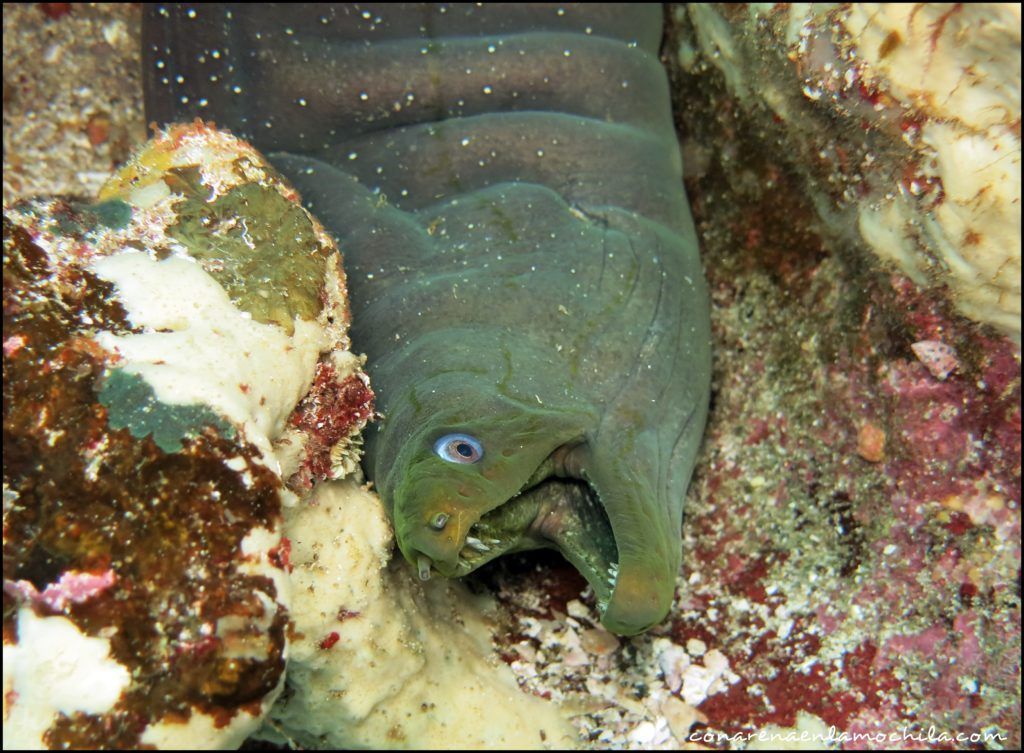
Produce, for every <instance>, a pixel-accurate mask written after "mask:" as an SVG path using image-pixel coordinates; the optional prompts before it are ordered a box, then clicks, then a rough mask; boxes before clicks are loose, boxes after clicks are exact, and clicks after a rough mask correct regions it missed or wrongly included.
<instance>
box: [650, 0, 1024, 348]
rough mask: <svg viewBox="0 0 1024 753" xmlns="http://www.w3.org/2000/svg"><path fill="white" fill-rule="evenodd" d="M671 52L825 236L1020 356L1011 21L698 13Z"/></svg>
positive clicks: (984, 13) (979, 9) (935, 6)
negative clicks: (811, 209)
mask: <svg viewBox="0 0 1024 753" xmlns="http://www.w3.org/2000/svg"><path fill="white" fill-rule="evenodd" d="M674 12H675V13H676V14H677V16H678V17H680V18H682V17H684V16H685V19H686V20H685V21H684V22H683V23H682V24H681V26H680V29H679V31H680V34H679V36H678V38H677V40H676V42H675V43H674V45H673V46H672V48H671V49H670V50H668V54H669V57H668V59H669V61H670V64H671V65H672V66H676V67H678V69H682V70H683V71H685V72H686V75H696V76H697V77H701V76H703V75H704V74H703V71H706V70H707V66H713V67H714V68H716V69H718V71H720V72H721V75H722V76H723V79H724V82H725V85H726V87H727V89H728V91H729V93H730V94H731V95H732V98H733V102H734V104H735V105H736V106H738V107H739V108H740V109H741V110H742V111H744V112H745V113H746V114H747V115H748V117H749V118H750V127H752V128H754V129H755V130H756V131H757V132H758V134H759V138H761V139H763V141H764V143H766V144H771V145H772V148H773V149H774V150H777V151H778V152H779V153H784V154H787V155H788V159H787V161H788V163H789V164H790V165H791V166H793V167H794V168H795V169H796V170H798V171H799V172H800V174H801V175H802V177H803V179H804V182H803V185H804V190H806V191H808V193H809V195H810V196H811V199H812V201H813V202H814V204H815V207H816V209H817V211H818V213H819V215H820V216H821V220H822V224H823V225H824V226H825V227H826V228H827V229H825V230H824V232H825V233H826V234H827V235H830V236H833V237H837V238H847V239H850V240H853V239H857V238H859V239H860V240H861V242H863V243H865V244H866V245H867V246H868V247H870V248H871V250H872V251H873V252H874V253H876V254H877V255H878V256H879V257H881V258H883V259H885V260H887V261H889V262H891V263H893V264H894V265H895V266H896V267H898V268H899V269H900V271H901V272H902V273H903V274H905V275H907V276H908V277H910V278H911V279H912V280H914V282H916V283H918V284H919V285H922V286H925V287H927V288H928V289H930V290H932V291H934V293H935V295H947V296H948V298H949V300H950V301H952V302H953V304H954V305H955V306H956V308H957V309H958V310H959V311H960V312H961V313H963V314H965V315H966V316H968V317H970V318H972V319H974V320H976V321H980V322H985V323H988V324H992V325H993V326H995V327H996V328H997V329H998V330H1000V331H1001V332H1003V333H1005V334H1009V335H1011V336H1012V337H1013V338H1014V340H1015V341H1016V342H1017V343H1018V344H1019V342H1020V321H1021V318H1020V317H1021V306H1020V301H1021V287H1020V280H1021V268H1020V247H1021V225H1020V217H1021V212H1020V176H1021V169H1020V122H1021V121H1020V118H1021V114H1020V113H1021V110H1020V75H1021V58H1020V50H1021V46H1020V29H1021V17H1020V6H1019V5H1016V4H1013V3H969V4H946V3H915V4H901V3H857V4H854V5H836V4H828V3H818V4H813V5H807V4H792V5H787V4H780V5H776V6H772V7H765V6H762V5H757V4H752V5H747V6H743V7H739V6H728V5H717V6H716V5H712V4H692V5H690V6H689V7H688V9H687V10H685V11H684V10H683V8H682V6H678V7H677V8H676V9H675V10H674Z"/></svg>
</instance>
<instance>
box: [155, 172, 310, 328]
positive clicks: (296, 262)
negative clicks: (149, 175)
mask: <svg viewBox="0 0 1024 753" xmlns="http://www.w3.org/2000/svg"><path fill="white" fill-rule="evenodd" d="M175 172H177V175H178V177H180V178H182V179H183V180H184V181H185V182H191V181H193V180H195V178H194V177H192V176H190V175H189V174H188V173H187V172H186V171H175ZM202 194H203V191H201V190H199V188H198V187H196V189H195V190H189V191H188V192H187V193H186V198H185V200H184V201H182V202H181V203H180V204H178V205H177V206H176V210H177V212H178V221H177V223H176V224H175V225H174V226H173V227H171V228H169V230H168V235H170V236H171V237H172V238H174V239H175V240H177V241H178V242H179V243H181V244H182V245H184V246H185V247H186V248H187V249H188V251H189V254H190V255H191V256H192V257H193V258H195V259H196V260H197V261H198V262H199V263H200V264H202V266H203V269H205V270H206V271H207V272H208V273H209V274H210V275H212V276H213V277H214V278H215V279H216V280H217V282H219V283H220V284H221V285H222V286H223V287H224V289H225V290H226V291H227V293H228V296H230V298H231V300H232V302H233V303H234V304H235V305H236V306H238V307H239V308H241V309H242V310H243V311H247V312H248V313H250V314H252V317H253V319H255V320H256V321H258V322H261V323H263V324H277V325H279V326H280V327H282V328H283V329H284V330H285V331H286V332H287V333H288V334H289V335H290V334H292V332H293V331H294V319H295V317H296V316H299V317H301V318H303V319H306V320H312V319H315V318H316V317H317V315H318V314H319V313H320V310H321V308H322V297H321V294H322V290H323V279H324V270H325V268H326V267H325V265H326V261H327V256H328V254H329V252H330V249H329V248H326V247H323V246H322V245H321V243H320V241H319V239H318V238H317V237H316V235H315V233H314V229H313V225H312V223H311V222H310V219H309V216H308V215H307V214H306V213H305V212H304V211H303V209H302V207H301V206H299V205H298V204H296V203H294V202H291V201H288V199H286V198H285V197H284V196H282V195H281V194H280V193H279V192H278V191H276V190H275V189H273V188H270V187H267V186H264V185H260V184H258V183H249V184H245V185H241V186H237V187H235V188H232V189H231V190H229V191H227V192H226V193H225V194H224V195H222V196H220V197H219V198H217V199H215V200H214V201H211V202H207V201H204V200H203V199H201V198H199V196H200V195H202Z"/></svg>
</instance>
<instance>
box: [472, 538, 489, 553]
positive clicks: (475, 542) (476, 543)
mask: <svg viewBox="0 0 1024 753" xmlns="http://www.w3.org/2000/svg"><path fill="white" fill-rule="evenodd" d="M466 545H467V546H470V547H472V548H473V549H475V550H476V551H478V552H489V551H491V548H490V547H489V546H487V544H485V543H484V542H482V541H481V540H480V539H478V538H476V537H475V536H467V537H466Z"/></svg>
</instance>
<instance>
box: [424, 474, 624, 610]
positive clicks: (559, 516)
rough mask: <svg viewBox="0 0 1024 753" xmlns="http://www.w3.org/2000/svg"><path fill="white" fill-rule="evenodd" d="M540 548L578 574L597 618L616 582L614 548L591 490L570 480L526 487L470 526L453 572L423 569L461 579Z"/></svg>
mask: <svg viewBox="0 0 1024 753" xmlns="http://www.w3.org/2000/svg"><path fill="white" fill-rule="evenodd" d="M542 548H548V549H557V550H558V551H560V552H561V553H562V556H564V557H565V558H566V559H567V560H569V562H571V563H572V564H573V565H574V566H575V567H576V569H577V570H579V572H580V574H581V575H583V577H584V578H586V580H587V582H588V583H589V584H590V586H591V587H592V588H593V589H594V594H595V596H596V598H597V603H598V607H599V610H600V612H601V614H603V613H604V611H605V608H606V606H607V604H608V602H609V600H610V599H611V595H612V593H613V592H614V590H615V586H616V585H617V582H618V565H619V555H618V548H617V546H616V544H615V537H614V534H613V532H612V528H611V523H610V522H609V520H608V516H607V514H606V513H605V511H604V506H603V505H602V504H601V501H600V499H599V497H598V495H597V493H596V491H595V490H594V489H593V488H592V487H591V486H589V485H588V484H587V483H585V482H583V481H579V480H576V479H565V478H552V477H548V478H546V479H544V480H543V481H541V482H540V483H538V484H536V485H533V486H529V488H526V489H524V490H523V491H521V492H520V493H518V494H516V495H515V496H514V497H512V498H511V499H510V500H509V501H508V502H505V503H504V504H502V505H500V506H498V507H497V508H495V509H494V510H491V511H490V512H488V513H486V514H485V515H484V516H483V517H482V518H480V520H478V521H477V522H476V523H474V524H473V525H472V526H470V528H469V530H468V532H467V534H466V536H465V539H464V542H463V545H462V547H461V549H460V551H459V556H458V560H457V562H456V563H455V566H454V567H451V566H450V565H445V564H444V563H440V562H437V563H429V562H427V563H425V564H426V566H427V567H428V568H429V566H430V564H433V565H434V567H435V568H436V569H437V570H438V572H439V573H441V574H442V575H445V576H447V577H461V576H463V575H467V574H468V573H470V572H472V571H473V570H476V569H477V568H478V567H480V566H482V565H484V564H486V563H487V562H490V561H491V560H493V559H495V558H496V557H499V556H501V555H503V554H509V553H512V552H521V551H527V550H530V549H542ZM423 565H424V563H422V562H421V563H419V567H420V570H421V573H420V577H423V575H424V573H423ZM428 574H429V570H428Z"/></svg>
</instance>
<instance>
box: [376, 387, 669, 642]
mask: <svg viewBox="0 0 1024 753" xmlns="http://www.w3.org/2000/svg"><path fill="white" fill-rule="evenodd" d="M484 393H487V394H484ZM538 400H539V398H538ZM596 425H597V421H596V419H595V417H594V415H593V413H592V412H588V411H586V410H581V409H579V408H578V407H569V408H562V409H558V408H555V407H553V406H551V405H546V404H545V403H544V402H538V403H535V404H533V405H531V404H529V402H527V401H523V400H519V399H514V398H511V397H509V396H508V395H505V396H501V395H497V394H495V393H494V387H493V383H491V384H490V387H489V390H483V389H482V390H479V391H474V390H471V389H467V386H466V384H465V382H463V383H461V384H460V386H459V389H458V391H457V394H449V391H448V390H447V389H445V388H444V387H443V386H441V385H436V384H435V386H434V387H433V388H431V389H421V390H418V391H417V393H416V395H415V396H413V397H412V398H411V399H409V400H407V401H397V404H394V405H392V406H391V408H390V409H389V411H388V416H387V418H386V419H385V421H384V423H383V425H382V426H381V427H380V428H379V432H380V433H379V435H378V436H377V437H376V438H375V441H374V444H375V450H374V457H375V465H376V473H375V479H376V483H377V487H378V489H379V490H380V492H381V495H382V497H383V499H384V502H385V505H386V506H387V507H388V509H389V512H390V513H391V517H392V521H393V523H394V527H395V535H396V539H397V541H398V545H399V548H400V549H401V551H402V553H403V555H404V556H405V558H406V559H407V560H408V561H409V562H410V563H412V565H413V566H414V567H415V568H416V569H417V570H418V572H419V576H420V578H421V579H424V580H426V579H428V578H430V576H431V574H432V573H434V572H436V573H438V574H440V575H443V576H446V577H460V576H463V575H466V574H467V573H470V572H472V571H473V570H475V569H476V568H478V567H480V566H481V565H483V564H485V563H487V562H489V561H491V560H493V559H494V558H496V557H498V556H500V555H503V554H507V553H511V552H518V551H525V550H529V549H537V548H554V549H557V550H559V551H560V552H561V553H562V555H563V556H564V557H565V558H566V559H568V560H569V561H570V562H571V563H572V564H573V565H574V566H575V567H576V568H577V569H578V570H579V571H580V573H581V574H582V575H583V576H584V577H585V578H586V580H587V581H588V583H590V585H591V587H592V588H593V590H594V593H595V596H596V599H597V603H598V607H599V609H600V612H601V620H602V623H603V624H604V625H605V627H606V628H608V629H609V630H612V631H614V632H617V633H621V634H634V633H638V632H641V631H643V630H646V629H648V628H649V627H651V626H652V625H653V624H655V623H656V622H658V621H660V620H661V619H662V618H663V617H664V616H665V613H666V612H667V611H668V608H669V605H670V603H671V599H672V594H673V589H674V582H675V574H676V571H677V570H678V567H679V540H678V522H677V523H676V524H675V525H674V526H673V525H672V522H671V519H670V516H668V515H665V514H662V513H659V512H658V504H657V500H653V501H652V500H640V499H638V498H637V495H642V494H644V493H645V492H647V493H649V492H650V491H651V489H650V488H649V485H647V484H644V483H643V480H642V479H639V478H633V477H631V475H630V474H631V471H632V466H633V465H634V464H632V463H630V462H629V461H628V458H627V459H626V462H623V459H622V458H621V457H617V456H618V455H619V453H617V452H613V453H611V454H610V455H609V453H601V452H598V451H595V445H596V443H595V437H594V430H595V427H596ZM613 456H615V457H613ZM652 525H654V526H656V527H658V528H659V529H660V530H658V531H651V530H650V528H651V526H652Z"/></svg>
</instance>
